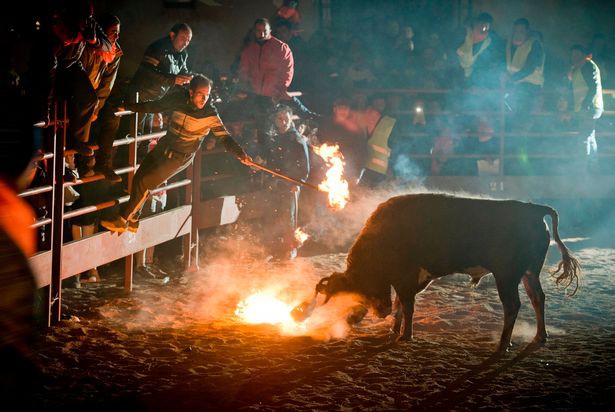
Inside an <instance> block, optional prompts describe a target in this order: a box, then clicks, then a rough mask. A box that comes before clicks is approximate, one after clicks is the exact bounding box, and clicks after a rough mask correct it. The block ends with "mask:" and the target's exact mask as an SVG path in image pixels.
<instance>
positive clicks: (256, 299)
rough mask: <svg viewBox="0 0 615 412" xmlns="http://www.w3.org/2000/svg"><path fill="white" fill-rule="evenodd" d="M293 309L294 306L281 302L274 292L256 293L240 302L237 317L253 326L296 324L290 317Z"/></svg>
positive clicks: (236, 312)
mask: <svg viewBox="0 0 615 412" xmlns="http://www.w3.org/2000/svg"><path fill="white" fill-rule="evenodd" d="M292 309H293V307H292V305H290V304H288V303H285V302H283V301H282V300H280V299H279V298H278V297H276V296H275V295H274V294H273V292H256V293H254V294H252V295H250V296H248V297H247V298H245V299H244V300H242V301H241V302H239V304H238V305H237V309H236V310H235V315H237V316H238V317H239V318H241V320H243V321H244V322H246V323H251V324H260V323H269V324H294V323H295V322H294V320H293V319H292V317H291V316H290V312H291V310H292Z"/></svg>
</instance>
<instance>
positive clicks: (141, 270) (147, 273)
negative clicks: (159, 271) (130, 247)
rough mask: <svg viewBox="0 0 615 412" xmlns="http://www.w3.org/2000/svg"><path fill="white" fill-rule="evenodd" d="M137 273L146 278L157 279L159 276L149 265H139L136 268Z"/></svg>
mask: <svg viewBox="0 0 615 412" xmlns="http://www.w3.org/2000/svg"><path fill="white" fill-rule="evenodd" d="M134 273H135V275H137V276H139V277H142V278H145V279H156V278H157V277H158V276H157V275H156V273H154V272H153V271H152V270H151V269H150V268H149V267H147V266H139V267H137V268H135V272H134Z"/></svg>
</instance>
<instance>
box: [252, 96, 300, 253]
mask: <svg viewBox="0 0 615 412" xmlns="http://www.w3.org/2000/svg"><path fill="white" fill-rule="evenodd" d="M292 114H293V112H292V109H291V108H290V107H288V106H285V105H281V106H278V107H277V108H276V110H275V114H274V116H273V118H272V124H271V127H270V129H269V132H268V133H267V141H266V142H265V147H264V149H265V150H264V152H263V153H262V154H261V157H262V158H263V159H264V160H265V163H266V164H267V166H268V167H270V168H272V169H274V170H276V171H278V172H280V173H282V174H284V175H286V176H290V177H292V178H295V179H297V180H301V181H304V182H305V181H307V179H308V176H309V173H310V161H309V152H308V147H307V143H306V139H305V138H304V137H303V136H302V135H301V134H299V132H298V131H297V129H296V128H295V125H294V123H293V120H292ZM300 189H301V188H300V186H299V185H297V184H293V183H288V182H286V181H282V180H280V179H276V178H273V177H271V178H270V179H269V180H268V183H267V190H268V193H269V196H268V201H269V202H270V204H269V205H267V207H265V211H266V212H265V215H266V216H265V223H264V225H265V227H266V228H267V230H266V231H263V232H266V233H267V235H266V236H267V238H266V240H265V243H266V245H265V246H266V248H267V250H268V251H269V253H270V254H271V256H272V257H273V258H274V259H294V258H295V257H296V256H297V247H298V246H299V245H298V242H297V241H296V240H295V230H296V229H297V228H298V225H297V213H298V209H299V194H300Z"/></svg>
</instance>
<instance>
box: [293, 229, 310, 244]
mask: <svg viewBox="0 0 615 412" xmlns="http://www.w3.org/2000/svg"><path fill="white" fill-rule="evenodd" d="M309 237H310V235H308V234H307V233H305V232H304V231H303V230H301V228H300V227H298V228H297V229H295V240H296V241H297V242H298V243H299V246H301V245H303V243H304V242H305V241H306V240H308V238H309Z"/></svg>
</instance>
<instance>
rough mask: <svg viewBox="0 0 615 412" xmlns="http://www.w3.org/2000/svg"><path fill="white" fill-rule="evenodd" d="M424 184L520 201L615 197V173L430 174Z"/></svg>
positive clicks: (451, 190) (436, 187) (430, 188)
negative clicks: (596, 174) (610, 174)
mask: <svg viewBox="0 0 615 412" xmlns="http://www.w3.org/2000/svg"><path fill="white" fill-rule="evenodd" d="M422 184H423V185H424V187H425V188H426V189H428V190H438V191H449V192H466V193H469V194H475V195H487V196H492V197H496V198H512V199H520V200H524V199H527V200H531V199H579V198H583V199H613V198H615V176H595V175H577V176H504V177H500V176H429V177H427V178H425V180H424V181H423V182H422Z"/></svg>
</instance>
